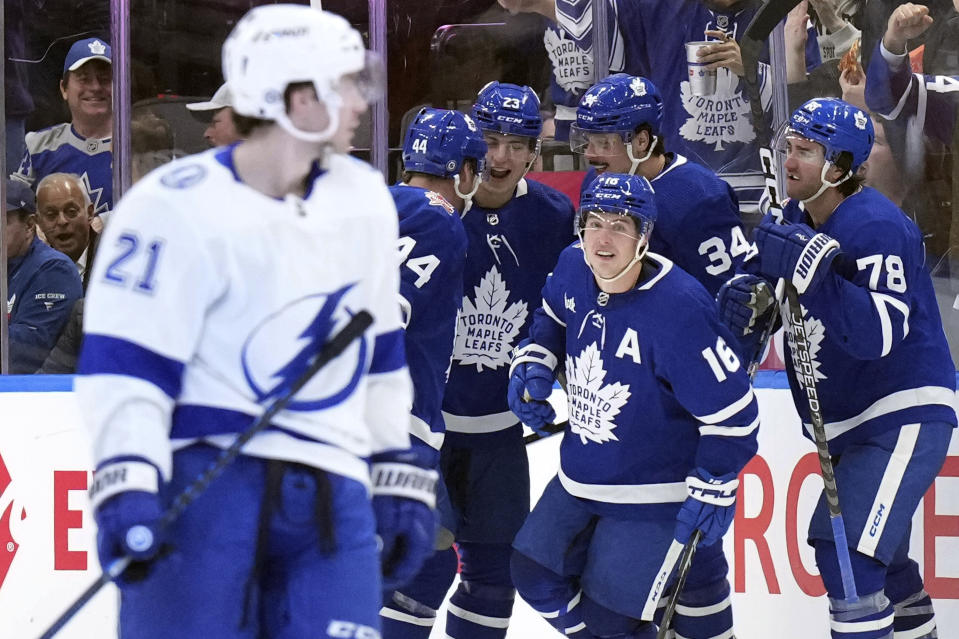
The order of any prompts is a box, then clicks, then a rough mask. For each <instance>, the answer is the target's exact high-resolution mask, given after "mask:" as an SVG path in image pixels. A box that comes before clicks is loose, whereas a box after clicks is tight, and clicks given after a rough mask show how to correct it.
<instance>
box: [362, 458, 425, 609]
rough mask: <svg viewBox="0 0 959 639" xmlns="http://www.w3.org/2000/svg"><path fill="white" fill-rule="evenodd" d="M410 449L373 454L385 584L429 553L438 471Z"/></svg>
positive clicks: (389, 586)
mask: <svg viewBox="0 0 959 639" xmlns="http://www.w3.org/2000/svg"><path fill="white" fill-rule="evenodd" d="M427 465H428V463H426V460H424V459H422V456H421V455H418V454H417V453H416V451H414V450H413V449H410V450H408V451H402V452H397V451H394V452H390V453H382V454H379V455H375V456H374V457H373V459H372V467H371V469H370V478H371V481H372V483H373V512H374V513H375V514H376V534H377V535H379V537H380V543H381V544H382V549H381V551H380V563H381V566H382V570H383V588H384V589H385V590H396V589H397V588H399V587H401V586H402V585H404V584H405V583H407V582H408V581H409V580H410V579H412V578H413V577H415V576H416V573H418V572H419V570H420V567H421V566H422V565H423V562H424V561H425V560H426V559H427V558H428V557H429V556H430V555H432V554H433V544H434V541H435V539H436V526H437V522H436V513H435V508H436V482H437V481H439V473H437V472H436V471H435V470H433V469H431V468H428V467H427Z"/></svg>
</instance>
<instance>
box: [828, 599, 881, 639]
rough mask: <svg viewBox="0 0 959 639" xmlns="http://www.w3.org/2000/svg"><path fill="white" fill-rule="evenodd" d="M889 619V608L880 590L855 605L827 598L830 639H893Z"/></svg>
mask: <svg viewBox="0 0 959 639" xmlns="http://www.w3.org/2000/svg"><path fill="white" fill-rule="evenodd" d="M892 619H893V607H892V604H890V603H889V599H888V598H886V595H884V594H883V592H882V591H881V590H880V591H879V592H874V593H872V594H869V595H863V596H861V597H860V598H859V601H857V602H856V603H846V601H845V600H843V599H834V598H832V597H830V598H829V625H830V630H831V632H830V635H831V636H832V639H893V634H892Z"/></svg>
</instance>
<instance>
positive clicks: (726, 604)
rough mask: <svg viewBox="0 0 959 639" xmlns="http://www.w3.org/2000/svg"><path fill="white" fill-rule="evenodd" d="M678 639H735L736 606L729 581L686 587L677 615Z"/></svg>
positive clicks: (674, 624)
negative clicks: (734, 610)
mask: <svg viewBox="0 0 959 639" xmlns="http://www.w3.org/2000/svg"><path fill="white" fill-rule="evenodd" d="M673 627H674V628H675V637H676V639H732V638H733V607H732V602H731V601H730V598H729V582H728V581H726V580H725V579H723V580H722V581H719V582H716V583H713V584H709V585H706V586H704V587H702V588H699V589H697V590H692V591H691V590H689V589H688V588H687V589H686V590H684V591H683V592H682V593H681V594H680V597H679V603H678V604H677V605H676V614H675V616H674V617H673Z"/></svg>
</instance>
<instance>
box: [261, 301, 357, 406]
mask: <svg viewBox="0 0 959 639" xmlns="http://www.w3.org/2000/svg"><path fill="white" fill-rule="evenodd" d="M354 286H355V284H347V285H346V286H344V287H343V288H341V289H339V290H337V291H335V292H333V293H319V294H315V295H308V296H306V297H302V298H300V299H298V300H295V301H293V302H290V303H289V304H287V305H286V306H285V307H283V308H282V309H280V310H279V311H277V312H275V313H273V314H272V315H269V316H268V317H267V318H266V319H264V320H263V321H262V322H260V324H259V325H258V326H257V327H256V328H254V329H253V332H252V333H250V336H249V337H248V338H247V340H246V343H245V344H244V345H243V355H242V360H243V374H244V376H245V377H246V381H247V383H248V384H249V385H250V388H251V389H252V390H253V392H254V393H255V395H256V399H257V401H258V402H268V401H271V400H274V399H276V398H278V397H282V396H283V395H285V394H287V393H288V392H289V390H290V388H291V387H292V386H293V384H295V383H296V381H297V380H298V379H299V378H300V377H302V376H303V373H304V372H305V371H306V370H307V368H309V366H310V364H311V363H312V362H313V361H314V359H315V357H316V355H317V353H319V352H320V350H321V349H322V348H323V345H324V344H325V343H326V342H327V341H328V340H329V338H330V336H331V335H333V334H335V333H337V332H338V331H339V330H340V329H342V328H343V326H344V325H346V323H347V322H348V321H349V320H350V318H351V317H352V316H353V315H354V313H353V312H352V311H351V310H350V309H349V308H348V307H347V305H346V304H345V303H344V297H345V296H346V294H347V293H348V292H349V291H350V289H352V288H353V287H354ZM367 349H368V345H367V341H366V338H365V337H360V339H358V340H355V341H354V342H353V343H352V344H351V345H350V346H348V347H347V348H346V350H345V351H344V352H343V353H342V354H341V355H339V356H338V357H337V358H336V360H334V361H333V362H331V363H330V364H328V365H327V366H326V367H325V368H324V369H323V370H321V371H320V372H319V373H318V374H317V375H316V376H315V377H314V378H313V379H312V380H311V381H310V382H309V383H308V384H306V386H304V387H303V389H302V390H300V392H298V393H297V394H296V398H295V399H294V400H293V401H291V402H290V403H289V404H288V405H287V407H286V410H292V411H314V410H320V409H323V408H328V407H330V406H335V405H337V404H339V403H340V402H342V401H344V400H345V399H346V398H348V397H349V396H350V395H352V394H353V392H354V391H355V390H356V387H357V385H358V384H359V381H360V378H361V377H362V375H363V370H364V368H365V365H366V355H367Z"/></svg>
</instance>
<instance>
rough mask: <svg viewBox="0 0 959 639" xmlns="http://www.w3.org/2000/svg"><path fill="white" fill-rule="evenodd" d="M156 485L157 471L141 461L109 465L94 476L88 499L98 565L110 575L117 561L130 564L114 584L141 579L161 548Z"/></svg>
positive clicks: (159, 514)
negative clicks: (92, 517)
mask: <svg viewBox="0 0 959 639" xmlns="http://www.w3.org/2000/svg"><path fill="white" fill-rule="evenodd" d="M159 487H160V471H159V470H158V469H157V467H156V466H154V465H153V464H151V463H150V462H147V461H144V460H124V461H112V462H107V463H104V464H101V466H100V467H99V468H98V469H97V470H96V472H94V474H93V486H92V487H91V488H90V500H91V502H92V505H93V512H94V517H95V518H96V521H97V551H98V553H99V555H100V566H101V567H102V568H103V571H104V572H106V573H110V572H111V568H113V569H114V570H115V569H116V564H115V562H116V561H118V560H120V559H123V558H124V557H129V558H130V559H132V560H133V561H132V563H131V564H130V565H129V567H127V569H126V570H124V571H123V572H122V573H120V574H116V575H111V577H112V578H113V579H114V581H117V582H118V583H121V584H130V583H134V582H137V581H140V580H142V579H143V578H145V577H146V576H147V573H148V571H149V567H150V560H152V559H153V558H154V557H155V556H156V554H157V551H158V550H159V548H160V541H161V539H160V534H161V532H162V531H160V529H159V526H158V523H159V521H160V516H161V515H162V513H163V510H162V505H161V503H160V496H159Z"/></svg>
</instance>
